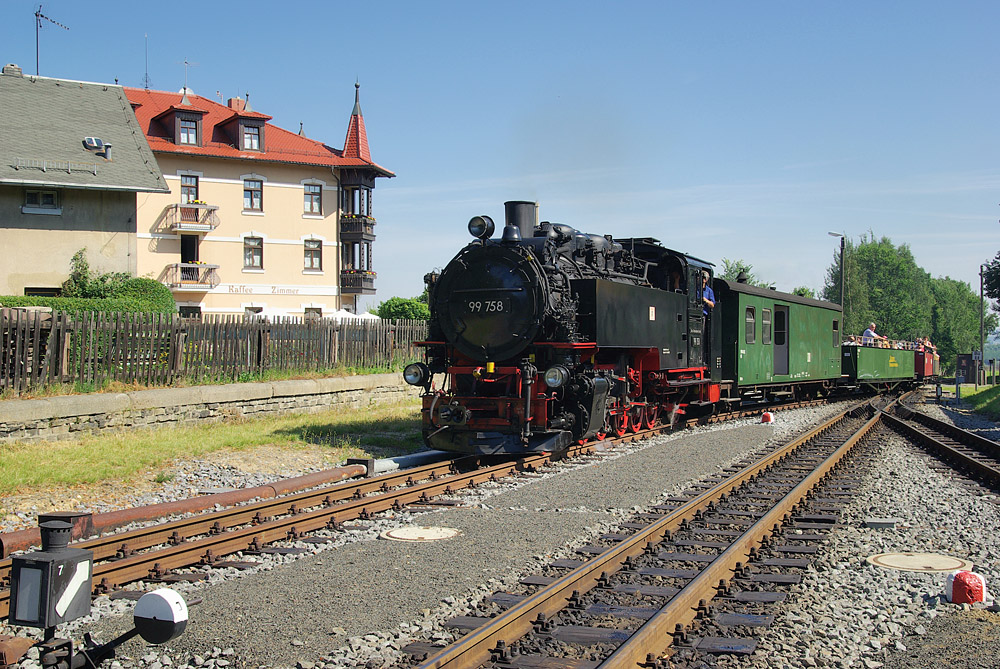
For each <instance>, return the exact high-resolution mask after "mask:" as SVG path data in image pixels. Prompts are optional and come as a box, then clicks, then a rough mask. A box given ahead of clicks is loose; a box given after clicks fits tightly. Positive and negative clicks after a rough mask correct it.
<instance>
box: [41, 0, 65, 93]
mask: <svg viewBox="0 0 1000 669" xmlns="http://www.w3.org/2000/svg"><path fill="white" fill-rule="evenodd" d="M42 19H45V20H46V21H48V22H49V23H53V24H55V25H57V26H59V27H60V28H65V29H66V30H69V26H64V25H63V24H61V23H59V22H58V21H54V20H52V19H50V18H49V17H47V16H46V15H45V14H42V6H41V5H38V9H36V10H35V76H36V77H37V76H38V30H39V28H41V27H42Z"/></svg>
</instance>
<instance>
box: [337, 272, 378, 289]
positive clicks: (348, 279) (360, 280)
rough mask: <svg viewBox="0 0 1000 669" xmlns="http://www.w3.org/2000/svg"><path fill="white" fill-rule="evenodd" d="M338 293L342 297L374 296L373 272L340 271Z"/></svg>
mask: <svg viewBox="0 0 1000 669" xmlns="http://www.w3.org/2000/svg"><path fill="white" fill-rule="evenodd" d="M340 292H341V293H342V294H344V295H374V294H375V272H372V271H366V270H360V269H344V270H340Z"/></svg>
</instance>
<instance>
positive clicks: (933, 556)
mask: <svg viewBox="0 0 1000 669" xmlns="http://www.w3.org/2000/svg"><path fill="white" fill-rule="evenodd" d="M868 562H870V563H871V564H873V565H875V566H877V567H886V568H887V569H899V570H900V571H925V572H941V571H958V570H960V569H972V563H971V562H970V561H968V560H963V559H961V558H957V557H952V556H950V555H940V554H938V553H880V554H879V555H872V556H871V557H869V558H868Z"/></svg>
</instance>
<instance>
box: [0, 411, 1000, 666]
mask: <svg viewBox="0 0 1000 669" xmlns="http://www.w3.org/2000/svg"><path fill="white" fill-rule="evenodd" d="M836 410H837V409H836V408H834V407H824V408H818V409H801V410H794V411H782V412H779V413H778V414H777V415H778V420H777V422H776V423H774V424H771V425H759V424H755V423H756V421H752V420H749V419H747V420H743V421H737V422H736V423H728V424H724V425H718V426H710V427H707V428H698V429H696V430H693V431H687V432H682V433H680V434H677V435H671V436H669V437H661V438H658V439H656V440H653V441H652V442H649V443H648V444H646V445H642V446H636V445H633V446H629V447H625V448H624V449H622V451H621V454H618V452H617V451H616V454H615V455H611V456H605V457H600V458H592V459H590V460H586V461H576V462H572V463H566V464H560V465H557V466H554V467H553V468H551V472H550V473H546V474H545V475H543V476H538V477H525V478H521V479H519V480H517V481H516V482H501V483H499V484H491V485H484V486H480V487H479V488H478V489H476V490H474V491H470V492H469V493H468V494H465V493H463V494H462V495H461V496H460V497H456V499H460V500H461V504H462V507H467V508H462V507H458V508H455V507H452V508H446V509H443V510H440V511H435V512H431V513H421V514H410V513H407V512H402V513H397V514H395V515H393V516H384V517H379V518H377V519H375V520H373V521H366V522H358V523H353V525H354V526H355V527H356V529H352V530H350V531H348V532H343V533H340V534H338V535H337V536H336V538H335V539H334V541H333V542H332V543H330V544H326V545H323V546H320V547H317V546H315V545H311V544H300V546H302V547H304V548H308V549H309V550H310V551H312V552H310V553H309V554H306V555H305V556H302V557H298V558H294V557H281V556H262V557H260V558H254V559H260V560H261V566H260V567H259V568H258V572H257V573H255V574H240V573H238V572H237V571H236V570H232V569H230V570H221V571H217V572H213V573H212V574H211V576H210V584H208V585H206V584H200V585H194V586H187V585H179V586H176V587H177V588H178V589H179V590H183V591H184V592H185V596H187V597H189V598H190V597H194V596H197V597H202V598H203V599H204V601H203V603H202V604H200V605H199V606H196V607H192V609H191V622H190V624H189V625H188V629H187V632H186V633H185V635H184V636H182V637H180V638H179V639H177V640H175V641H174V642H171V643H170V644H168V647H167V648H154V647H148V646H145V645H144V644H141V643H139V642H136V641H133V642H130V643H129V644H127V645H126V646H124V647H123V648H122V649H121V652H120V653H119V654H120V656H121V657H120V659H119V660H118V663H119V664H120V666H121V667H133V666H143V667H147V666H148V667H152V669H162V667H163V666H166V665H167V664H168V663H169V664H170V665H172V666H174V667H183V666H185V665H188V666H219V667H225V666H234V667H239V666H254V667H255V666H275V667H284V666H299V667H302V668H303V669H309V668H310V667H323V666H329V667H335V666H373V667H378V666H386V665H388V664H390V663H392V662H393V661H395V660H396V659H398V658H399V657H400V654H399V648H400V647H402V646H404V645H406V644H407V643H409V642H410V641H412V640H423V641H427V640H442V641H444V640H447V639H449V638H450V636H451V635H450V633H449V632H447V631H445V630H442V629H441V628H440V623H441V622H442V621H443V620H447V619H448V618H451V617H453V616H456V615H463V614H466V613H468V612H470V611H471V609H472V607H473V605H474V604H475V603H476V602H478V601H479V600H481V599H482V598H484V597H486V596H488V595H489V594H491V593H492V592H494V591H496V590H503V589H508V588H511V587H513V586H515V585H516V583H517V580H518V579H519V578H520V577H521V576H523V575H524V574H528V573H534V572H535V571H537V570H538V569H539V568H540V567H541V566H542V565H544V564H546V563H548V562H550V561H551V560H552V559H554V558H557V557H563V556H566V555H570V554H571V553H572V552H573V549H574V548H575V547H577V546H580V545H583V544H586V543H588V541H589V539H590V538H592V537H594V536H595V535H598V534H600V533H602V532H605V531H607V530H608V529H610V528H612V527H614V526H615V525H616V523H618V522H620V521H621V520H622V519H624V518H625V517H626V516H627V515H628V514H629V513H631V512H632V511H633V510H635V509H638V508H641V507H645V506H647V505H649V504H651V503H656V502H657V501H658V500H659V499H660V498H662V497H664V496H668V495H671V494H674V493H676V492H677V491H678V490H680V489H681V488H683V487H685V486H686V485H687V484H689V483H690V482H693V481H694V480H696V479H698V478H701V477H704V476H707V475H710V474H713V473H715V472H716V471H718V469H719V468H720V467H722V466H725V465H726V464H729V463H730V462H732V461H733V460H735V459H738V458H739V457H740V456H743V455H745V454H747V453H748V452H750V451H752V450H755V449H756V448H757V447H759V446H760V445H761V444H762V443H764V442H765V441H769V442H777V441H783V440H785V439H787V438H789V437H790V436H792V435H794V434H798V433H799V432H801V431H802V430H804V429H807V428H808V427H812V426H815V425H816V424H817V423H818V422H820V420H821V418H822V417H823V416H825V415H828V414H830V413H833V412H834V411H836ZM987 436H989V435H987ZM876 450H877V452H878V457H880V458H884V465H881V466H879V467H877V468H875V472H874V474H873V476H872V477H871V478H869V479H868V480H866V482H865V484H864V485H863V486H862V489H861V492H860V494H859V497H858V499H856V500H855V501H854V502H852V504H851V506H850V507H849V508H848V510H847V511H846V512H845V516H844V522H843V529H841V530H838V531H836V532H834V533H833V535H832V536H831V539H830V540H829V541H828V544H827V545H826V546H825V548H824V551H823V553H821V555H820V556H819V557H818V559H817V560H816V561H815V562H814V564H813V566H812V567H810V568H809V569H808V570H807V571H806V572H805V574H804V577H803V583H802V584H801V585H800V586H795V587H794V588H793V589H792V592H793V593H795V594H793V596H792V597H791V598H790V600H789V602H788V603H787V604H785V605H783V606H782V607H780V608H779V609H776V611H778V617H777V620H776V623H775V625H774V626H773V628H772V630H771V631H770V632H768V633H767V634H766V635H765V636H763V637H762V640H761V644H760V649H759V650H758V652H757V653H755V654H754V655H753V656H751V657H750V658H748V659H744V660H739V661H737V660H734V659H732V658H728V657H720V658H708V660H707V661H709V662H713V663H715V664H718V665H719V666H753V667H765V666H766V667H772V666H789V667H812V666H831V667H852V666H862V667H866V669H878V667H881V666H883V665H884V666H887V667H904V666H906V667H911V668H912V667H921V666H938V665H937V664H921V657H923V656H922V655H920V653H921V652H922V651H921V648H922V647H923V646H922V643H921V642H923V641H925V640H929V639H930V635H932V634H935V633H936V632H935V630H937V629H938V627H941V626H944V625H951V626H952V627H955V628H956V629H961V630H966V632H962V631H958V632H954V633H955V634H958V635H959V637H961V635H962V634H963V633H967V634H969V635H972V634H974V630H976V629H979V630H980V634H979V636H980V637H981V638H980V640H978V641H976V642H975V643H976V646H975V649H976V650H977V651H979V650H982V652H988V651H990V650H993V651H997V652H998V653H1000V647H997V648H994V647H993V646H991V645H990V642H991V637H990V636H989V634H990V630H992V631H993V632H995V631H996V629H997V619H996V618H997V616H996V614H995V613H992V612H990V611H988V610H983V609H972V610H970V611H965V612H962V611H961V609H960V607H956V606H955V605H952V604H947V603H944V602H942V601H941V598H940V596H939V595H940V594H941V589H942V587H943V582H944V576H943V575H940V574H938V575H926V574H914V573H910V572H893V571H888V570H883V569H880V568H877V567H872V566H870V565H868V564H867V563H866V562H864V558H865V557H867V555H870V554H874V553H880V552H890V551H894V550H899V551H915V550H919V551H921V552H928V551H936V552H942V553H946V554H950V555H955V556H958V557H966V558H968V559H971V560H973V561H975V562H976V564H977V571H980V573H983V574H984V575H985V576H986V578H987V583H988V585H991V584H993V583H994V581H995V579H996V578H997V576H998V575H1000V574H998V571H997V565H998V564H1000V562H998V558H1000V547H998V542H1000V517H998V508H1000V507H997V506H996V504H995V501H996V498H995V497H991V496H990V495H987V494H982V491H980V492H979V493H978V494H976V493H974V492H970V490H969V488H967V487H966V486H964V485H962V484H959V483H956V482H954V481H953V480H951V479H950V478H948V477H945V476H943V475H942V474H941V473H939V472H938V471H936V470H935V469H934V468H932V467H930V466H929V465H930V463H931V460H930V458H928V457H927V456H922V455H918V454H917V453H916V451H914V450H913V449H912V448H911V447H909V446H906V445H904V444H903V442H902V440H901V439H899V438H898V437H895V436H894V435H889V436H887V437H886V438H885V439H884V440H882V442H880V443H879V444H878V446H877V447H876ZM640 474H641V475H642V477H640V476H639V475H640ZM216 478H218V477H216ZM873 515H875V516H882V517H885V516H897V517H899V518H902V519H903V520H904V523H903V524H902V525H899V526H897V527H896V528H895V529H892V530H884V529H883V530H873V529H868V528H865V527H864V522H863V521H864V518H866V517H869V516H873ZM969 518H974V519H975V521H974V523H973V524H970V523H969V522H968V520H967V519H969ZM410 524H418V525H434V526H443V527H451V528H455V529H458V530H459V531H460V534H459V536H457V537H455V538H453V539H448V540H444V541H440V542H434V543H422V544H417V543H397V542H391V541H386V540H379V539H377V537H378V535H379V533H380V532H382V531H384V530H387V529H391V528H393V527H399V526H402V525H410ZM128 608H129V605H128V604H127V603H125V602H121V601H117V602H110V601H108V600H107V598H100V599H99V600H98V602H97V606H96V607H95V611H96V615H95V616H92V618H91V619H84V620H83V621H80V623H79V624H77V625H74V626H71V627H72V629H74V630H77V632H76V633H77V634H79V633H82V631H83V630H93V631H94V632H95V634H96V636H97V637H98V639H99V640H101V641H106V640H109V639H110V638H112V637H113V636H114V635H115V634H118V633H120V632H121V631H123V630H124V629H126V628H127V627H128V626H129V624H130V616H125V617H118V616H114V615H111V614H112V613H115V612H121V611H123V610H127V609H128ZM954 612H960V613H962V615H964V616H966V617H967V618H968V619H969V623H968V624H967V625H965V626H962V625H961V624H959V625H957V627H956V625H953V624H952V623H951V622H948V623H945V622H944V621H952V620H953V619H954V620H959V618H955V616H952V615H942V614H944V613H954ZM93 618H98V620H96V621H94V620H93ZM977 626H978V627H977ZM2 632H3V630H2V629H0V633H2ZM992 642H993V643H994V644H998V643H1000V642H997V641H996V637H995V636H993V637H992ZM933 648H934V646H933V645H929V646H928V650H927V652H926V654H925V655H926V658H927V659H929V658H930V657H935V658H936V660H940V658H941V654H940V651H938V653H937V654H936V655H935V653H934V651H933ZM967 655H968V656H970V657H971V656H972V655H973V654H972V653H968V654H967ZM994 656H996V655H994ZM894 663H895V664H894ZM949 664H950V665H951V666H952V667H953V668H961V667H965V666H968V667H978V666H994V665H993V664H972V663H970V664H962V663H961V662H960V661H951V660H949ZM155 665H159V666H158V667H157V666H155ZM24 666H25V667H34V666H37V665H36V664H34V663H33V662H32V661H31V660H29V661H26V662H25V663H24Z"/></svg>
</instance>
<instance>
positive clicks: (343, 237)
mask: <svg viewBox="0 0 1000 669" xmlns="http://www.w3.org/2000/svg"><path fill="white" fill-rule="evenodd" d="M340 241H342V242H373V241H375V219H374V218H372V217H371V216H359V215H357V214H341V216H340Z"/></svg>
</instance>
